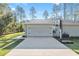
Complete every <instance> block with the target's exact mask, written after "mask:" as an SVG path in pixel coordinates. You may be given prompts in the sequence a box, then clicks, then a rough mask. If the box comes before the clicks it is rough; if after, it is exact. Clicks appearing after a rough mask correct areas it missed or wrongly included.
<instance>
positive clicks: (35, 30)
mask: <svg viewBox="0 0 79 59" xmlns="http://www.w3.org/2000/svg"><path fill="white" fill-rule="evenodd" d="M28 36H52V29H51V26H46V25H45V26H44V25H43V26H30V27H28Z"/></svg>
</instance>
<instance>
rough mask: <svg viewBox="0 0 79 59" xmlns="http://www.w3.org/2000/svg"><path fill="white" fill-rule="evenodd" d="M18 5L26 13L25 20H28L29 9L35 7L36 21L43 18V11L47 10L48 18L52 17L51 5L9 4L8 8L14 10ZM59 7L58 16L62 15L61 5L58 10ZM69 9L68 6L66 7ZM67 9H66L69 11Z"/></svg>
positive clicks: (52, 6) (52, 5)
mask: <svg viewBox="0 0 79 59" xmlns="http://www.w3.org/2000/svg"><path fill="white" fill-rule="evenodd" d="M17 5H19V6H21V7H23V9H24V10H25V13H26V16H27V17H26V18H27V19H30V11H29V10H30V8H31V7H35V9H36V17H37V19H42V18H43V12H44V10H47V11H48V13H49V18H50V17H51V16H52V15H51V14H52V10H53V8H54V4H53V3H10V4H9V6H10V7H11V8H16V6H17ZM60 7H61V10H60V14H61V15H63V4H59V8H60ZM68 7H69V5H68ZM69 8H70V7H69ZM69 8H68V9H69Z"/></svg>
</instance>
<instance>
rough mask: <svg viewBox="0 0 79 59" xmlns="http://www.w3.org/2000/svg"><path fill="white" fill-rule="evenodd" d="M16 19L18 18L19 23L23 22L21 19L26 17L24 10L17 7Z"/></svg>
mask: <svg viewBox="0 0 79 59" xmlns="http://www.w3.org/2000/svg"><path fill="white" fill-rule="evenodd" d="M16 17H17V18H19V22H20V21H23V19H24V18H25V17H26V15H25V10H24V9H23V7H21V6H19V5H18V6H17V7H16Z"/></svg>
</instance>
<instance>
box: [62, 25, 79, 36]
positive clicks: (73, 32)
mask: <svg viewBox="0 0 79 59" xmlns="http://www.w3.org/2000/svg"><path fill="white" fill-rule="evenodd" d="M63 31H64V32H66V33H68V34H69V35H70V36H73V37H79V26H78V25H77V26H72V25H71V26H68V25H67V26H63Z"/></svg>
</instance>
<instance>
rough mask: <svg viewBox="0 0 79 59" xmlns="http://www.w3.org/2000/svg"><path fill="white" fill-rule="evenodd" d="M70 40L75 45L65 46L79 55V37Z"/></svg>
mask: <svg viewBox="0 0 79 59" xmlns="http://www.w3.org/2000/svg"><path fill="white" fill-rule="evenodd" d="M70 40H72V41H73V42H74V43H73V44H65V45H66V46H67V47H69V48H71V49H72V50H73V51H75V52H76V53H77V54H79V37H71V38H70Z"/></svg>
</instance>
